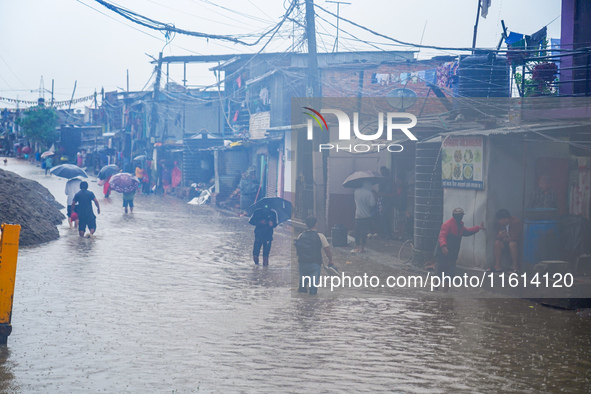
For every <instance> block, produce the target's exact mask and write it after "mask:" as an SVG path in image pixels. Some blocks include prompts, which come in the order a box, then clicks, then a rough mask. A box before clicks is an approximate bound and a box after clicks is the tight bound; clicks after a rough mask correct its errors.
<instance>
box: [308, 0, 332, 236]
mask: <svg viewBox="0 0 591 394" xmlns="http://www.w3.org/2000/svg"><path fill="white" fill-rule="evenodd" d="M314 18H315V13H314V0H306V38H307V40H308V86H307V91H306V97H307V98H308V99H309V101H310V103H309V105H311V106H312V107H314V106H317V107H318V109H320V107H321V106H322V104H321V98H320V97H321V95H322V92H321V89H320V83H319V75H318V53H317V50H316V25H315V23H314ZM312 101H313V102H314V104H312ZM327 137H328V136H327V133H314V137H313V141H312V179H313V182H314V186H313V195H314V214H315V215H316V218H317V219H318V226H317V227H318V230H319V231H322V232H324V231H326V229H327V222H326V206H327V204H328V202H327V199H326V174H327V163H328V155H327V153H326V151H325V152H316V151H315V149H316V148H315V147H317V146H319V145H320V144H321V143H322V142H323V140H324V139H326V138H327Z"/></svg>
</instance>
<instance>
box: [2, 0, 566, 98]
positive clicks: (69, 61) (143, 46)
mask: <svg viewBox="0 0 591 394" xmlns="http://www.w3.org/2000/svg"><path fill="white" fill-rule="evenodd" d="M348 2H350V3H352V4H351V5H341V7H340V15H341V16H342V17H343V18H347V19H350V20H353V21H355V22H356V23H358V24H360V25H363V26H366V27H368V28H371V29H372V30H375V31H377V32H380V33H382V34H385V35H387V36H390V37H393V38H396V39H399V40H402V41H408V42H413V43H420V42H421V39H422V43H423V44H426V45H437V46H446V47H449V46H453V47H470V46H471V44H472V34H473V29H474V22H475V18H476V9H477V5H478V0H412V1H411V0H348ZM111 3H114V4H117V5H119V6H122V7H125V8H127V9H129V10H132V11H134V12H136V13H138V14H141V15H144V16H146V17H149V18H151V19H154V20H158V21H161V22H165V23H171V24H174V25H175V26H176V27H178V28H182V29H185V30H191V31H198V32H203V33H209V34H223V35H230V34H232V35H245V34H246V35H247V36H245V37H244V38H243V39H244V40H245V41H249V42H251V41H254V40H255V39H256V36H255V35H256V34H260V32H262V31H264V30H265V29H266V28H269V27H271V26H272V25H274V24H275V23H277V22H278V21H279V20H280V19H281V17H282V15H283V14H284V12H285V7H286V6H287V5H288V3H289V1H288V0H285V1H284V0H217V1H216V0H116V1H113V2H111ZM315 3H316V4H318V5H320V6H322V7H324V8H326V9H328V10H330V11H332V12H336V8H337V6H336V4H332V3H329V2H327V1H325V0H315ZM0 5H1V6H0V36H1V40H0V97H3V98H19V99H21V100H37V98H38V97H39V93H38V91H39V85H40V79H41V76H43V80H44V87H45V89H46V90H51V82H52V79H53V80H54V83H55V88H54V97H55V100H56V101H63V100H69V99H70V98H71V96H72V91H73V88H74V83H75V81H77V87H76V92H75V94H74V97H75V98H78V97H83V96H87V95H91V94H92V93H93V92H94V91H95V90H96V91H97V92H100V90H101V88H102V87H104V88H105V91H113V90H116V89H118V88H119V89H126V88H127V77H126V74H127V70H129V87H130V90H132V91H137V90H146V89H151V84H152V83H153V79H150V78H151V77H152V75H153V71H154V65H153V64H151V63H150V61H151V59H150V58H149V57H148V56H147V55H146V54H148V55H151V56H154V57H157V56H158V53H159V52H160V51H163V55H164V56H173V55H175V56H176V55H211V54H231V53H253V52H256V51H257V50H259V49H260V46H259V47H246V46H243V45H238V44H233V43H230V42H223V41H216V40H205V39H203V38H195V37H187V36H183V35H180V34H177V35H175V36H174V37H172V40H171V41H170V42H169V43H168V44H167V40H166V39H165V37H164V34H163V33H161V32H159V31H155V30H151V29H148V28H146V27H143V26H140V25H137V24H134V23H133V22H131V21H128V20H125V19H124V18H123V17H122V16H120V15H117V14H115V13H114V12H112V11H110V10H109V9H107V8H105V7H104V6H102V5H101V4H99V3H97V2H96V1H94V0H51V1H48V0H0ZM223 7H225V8H223ZM560 7H561V1H560V0H492V6H491V8H490V9H489V13H488V16H487V18H486V19H482V18H481V19H480V23H479V30H478V40H477V46H478V47H495V46H496V45H497V43H498V41H499V37H500V33H501V20H505V24H506V26H507V28H508V29H509V30H510V31H516V32H519V33H524V34H531V33H534V32H535V31H537V30H539V29H540V28H542V27H543V26H545V25H548V24H549V23H550V22H552V21H553V20H554V19H555V18H556V17H558V16H559V15H560ZM303 11H304V10H303V7H302V10H301V12H302V15H303ZM317 12H318V15H319V16H321V17H323V18H325V19H326V21H323V20H321V19H317V31H318V33H319V36H318V48H319V51H321V52H326V51H328V52H330V51H332V50H333V46H334V35H335V32H336V29H335V27H333V26H331V23H332V24H336V20H335V18H334V17H333V16H330V15H328V14H326V13H324V12H323V11H321V10H317ZM340 28H341V33H340V37H341V38H343V39H341V40H339V50H340V51H352V50H377V49H375V48H372V47H370V46H368V45H367V44H363V43H360V42H355V41H354V40H352V39H351V36H349V35H348V33H350V34H352V35H354V36H356V37H358V38H361V39H364V40H367V41H371V42H373V43H379V44H377V45H378V46H379V47H381V48H383V49H388V50H408V48H405V47H399V46H392V45H391V44H392V43H391V42H388V41H387V40H384V39H382V38H379V37H376V36H373V35H371V34H369V33H367V32H364V31H362V30H360V29H359V28H357V27H354V26H351V25H350V24H348V23H346V22H344V21H341V23H340ZM423 29H424V35H423ZM294 30H295V36H294V35H293V34H292V32H293V31H294ZM301 32H302V30H301V29H299V28H297V26H296V27H295V29H294V24H293V23H292V22H288V23H286V25H285V29H284V30H283V31H282V32H281V34H280V35H279V36H277V37H276V38H275V39H274V40H273V41H272V42H271V43H270V45H269V46H268V47H267V48H266V49H265V52H280V51H285V50H287V49H288V48H289V47H290V46H291V45H292V43H294V42H295V43H296V44H297V42H298V39H300V38H301ZM251 34H254V35H252V36H251ZM548 36H549V37H552V38H559V37H560V18H558V19H556V20H554V21H553V22H552V23H550V24H549V25H548ZM299 48H300V49H301V46H300V47H299ZM449 53H453V52H437V51H432V50H424V49H423V50H421V52H420V54H419V56H420V57H421V58H425V57H430V56H432V55H436V54H449ZM211 66H212V65H207V66H195V65H189V66H187V79H188V82H187V83H188V85H190V86H206V85H209V84H211V83H213V82H214V79H213V75H212V73H211V72H210V71H208V67H211ZM182 72H183V70H182V65H171V68H170V77H171V79H172V80H173V81H176V82H178V83H181V84H182V75H183V74H182ZM31 91H33V92H31ZM50 96H51V95H50V94H49V93H45V98H46V100H49V98H50ZM87 105H90V103H87ZM6 107H8V108H14V104H11V103H7V102H5V101H0V108H6ZM21 107H22V105H21ZM78 107H79V106H78Z"/></svg>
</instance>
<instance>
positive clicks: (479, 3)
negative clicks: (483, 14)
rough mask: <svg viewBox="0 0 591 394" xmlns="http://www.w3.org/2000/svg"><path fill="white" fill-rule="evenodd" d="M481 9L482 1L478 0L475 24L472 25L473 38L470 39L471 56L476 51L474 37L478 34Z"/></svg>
mask: <svg viewBox="0 0 591 394" xmlns="http://www.w3.org/2000/svg"><path fill="white" fill-rule="evenodd" d="M481 7H482V0H478V9H477V10H476V23H475V24H474V36H473V37H472V49H473V51H472V54H474V49H476V35H477V34H478V20H479V19H480V8H481Z"/></svg>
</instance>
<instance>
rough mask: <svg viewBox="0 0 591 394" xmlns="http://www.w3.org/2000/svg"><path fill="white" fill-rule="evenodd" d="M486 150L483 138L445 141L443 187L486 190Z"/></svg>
mask: <svg viewBox="0 0 591 394" xmlns="http://www.w3.org/2000/svg"><path fill="white" fill-rule="evenodd" d="M483 174H484V149H483V138H482V137H472V136H467V137H454V136H450V137H447V138H445V139H444V141H443V144H442V146H441V180H442V182H443V187H455V188H461V189H481V190H482V189H484V181H483Z"/></svg>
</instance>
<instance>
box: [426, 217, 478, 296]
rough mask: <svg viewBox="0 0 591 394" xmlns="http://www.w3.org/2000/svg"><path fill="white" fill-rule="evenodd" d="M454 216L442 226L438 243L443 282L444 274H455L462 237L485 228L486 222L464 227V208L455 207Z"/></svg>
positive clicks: (440, 272)
mask: <svg viewBox="0 0 591 394" xmlns="http://www.w3.org/2000/svg"><path fill="white" fill-rule="evenodd" d="M452 216H453V217H452V218H451V219H449V220H448V221H446V222H445V223H443V225H442V226H441V230H440V231H439V242H438V243H437V246H438V247H437V272H438V273H439V275H440V276H441V281H442V283H444V281H443V278H444V276H449V277H450V278H452V279H453V277H454V276H455V270H456V260H457V259H458V254H459V253H460V243H461V242H462V237H469V236H470V235H474V234H476V233H477V232H478V231H480V230H481V229H483V228H484V223H480V226H474V227H470V228H466V227H464V222H463V221H462V218H463V217H464V210H463V209H462V208H456V209H454V210H453V212H452ZM443 290H444V291H447V290H448V286H447V284H443Z"/></svg>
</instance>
